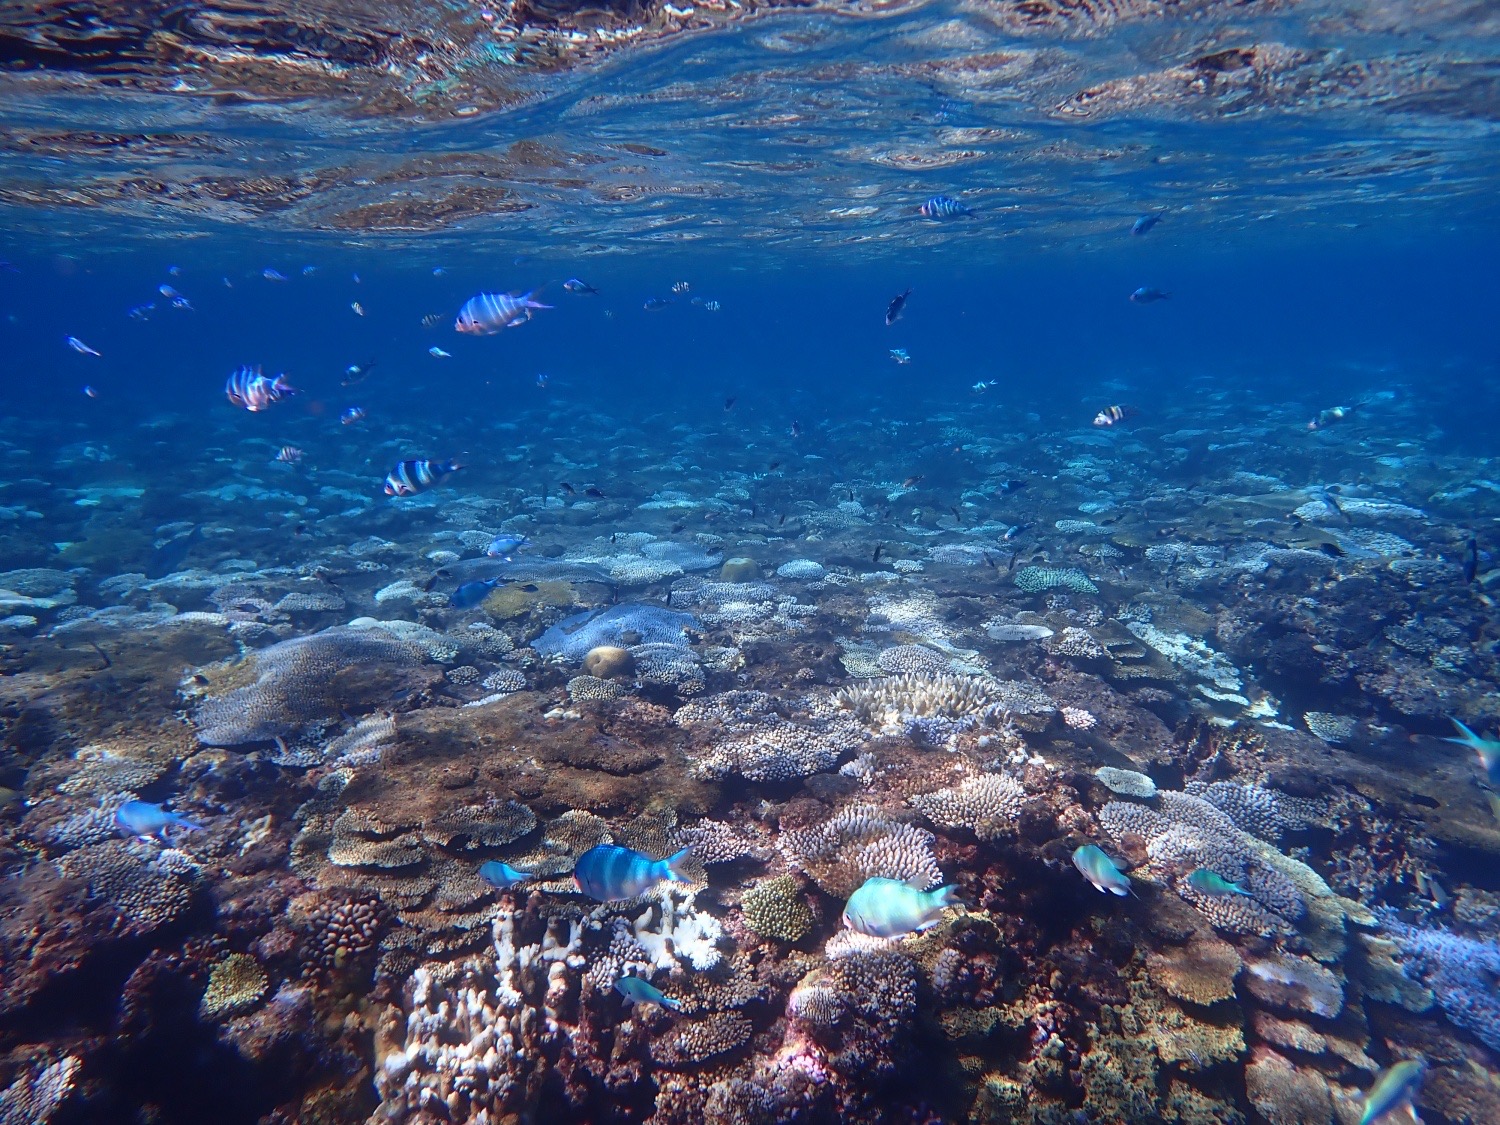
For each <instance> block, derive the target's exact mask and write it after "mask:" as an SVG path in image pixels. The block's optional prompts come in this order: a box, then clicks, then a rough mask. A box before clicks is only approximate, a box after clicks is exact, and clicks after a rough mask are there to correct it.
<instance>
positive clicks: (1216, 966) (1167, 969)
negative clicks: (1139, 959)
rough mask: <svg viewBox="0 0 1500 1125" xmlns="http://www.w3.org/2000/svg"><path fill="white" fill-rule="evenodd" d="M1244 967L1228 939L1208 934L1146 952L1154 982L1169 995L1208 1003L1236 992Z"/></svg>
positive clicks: (1190, 1001)
mask: <svg viewBox="0 0 1500 1125" xmlns="http://www.w3.org/2000/svg"><path fill="white" fill-rule="evenodd" d="M1243 967H1244V962H1243V961H1241V960H1240V955H1239V954H1238V953H1237V952H1236V951H1235V948H1234V946H1232V945H1230V944H1229V943H1228V942H1227V941H1223V940H1221V939H1219V938H1216V937H1212V936H1209V935H1206V934H1202V935H1199V936H1198V937H1196V938H1194V940H1192V941H1190V942H1188V943H1187V944H1186V945H1183V946H1178V947H1175V948H1167V949H1162V950H1154V951H1152V952H1151V953H1148V954H1147V955H1146V971H1147V973H1148V974H1149V975H1150V977H1151V983H1152V984H1154V985H1156V986H1157V987H1158V988H1160V989H1162V990H1163V991H1164V992H1166V993H1167V994H1168V995H1169V996H1173V997H1176V998H1177V999H1179V1000H1186V1001H1188V1002H1189V1003H1192V1004H1198V1005H1202V1006H1208V1005H1210V1004H1216V1003H1218V1002H1219V1001H1221V1000H1228V999H1229V998H1230V997H1232V996H1233V995H1234V981H1235V978H1236V977H1237V976H1238V975H1239V972H1240V970H1241V969H1242V968H1243Z"/></svg>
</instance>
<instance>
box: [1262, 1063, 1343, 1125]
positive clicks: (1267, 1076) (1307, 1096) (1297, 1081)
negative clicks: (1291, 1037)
mask: <svg viewBox="0 0 1500 1125" xmlns="http://www.w3.org/2000/svg"><path fill="white" fill-rule="evenodd" d="M1245 1092H1246V1094H1247V1095H1248V1096H1249V1098H1250V1102H1251V1104H1252V1105H1254V1106H1255V1108H1256V1110H1257V1111H1259V1113H1260V1115H1261V1116H1262V1117H1264V1118H1265V1119H1266V1121H1267V1122H1269V1123H1270V1125H1329V1122H1330V1121H1331V1120H1332V1118H1333V1098H1332V1095H1331V1094H1330V1092H1329V1089H1328V1083H1327V1081H1326V1080H1325V1079H1324V1078H1323V1076H1322V1075H1321V1074H1319V1073H1318V1072H1317V1071H1316V1070H1313V1069H1311V1068H1309V1067H1299V1066H1297V1065H1295V1064H1294V1063H1292V1062H1291V1061H1290V1060H1288V1059H1287V1058H1286V1057H1285V1056H1283V1055H1279V1054H1277V1053H1276V1052H1275V1051H1273V1050H1271V1049H1270V1048H1269V1047H1257V1048H1256V1049H1255V1051H1254V1052H1253V1054H1252V1056H1251V1060H1250V1064H1249V1065H1248V1066H1247V1067H1245Z"/></svg>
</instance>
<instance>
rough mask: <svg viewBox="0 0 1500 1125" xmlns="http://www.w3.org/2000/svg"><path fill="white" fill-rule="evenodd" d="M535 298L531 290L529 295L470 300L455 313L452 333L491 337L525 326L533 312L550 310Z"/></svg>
mask: <svg viewBox="0 0 1500 1125" xmlns="http://www.w3.org/2000/svg"><path fill="white" fill-rule="evenodd" d="M535 295H536V290H534V289H533V290H532V291H531V292H530V293H480V294H478V295H477V296H474V297H470V298H469V299H468V301H466V302H465V303H464V307H463V308H461V309H459V310H458V319H457V320H456V321H454V323H453V328H454V331H456V332H462V333H464V334H465V335H468V336H494V335H496V334H498V333H500V332H503V331H505V329H507V328H514V327H516V326H517V325H518V324H525V323H526V322H527V321H528V320H530V319H531V314H532V311H533V310H535V309H550V308H551V307H552V306H551V305H544V304H542V303H541V302H540V301H536V300H533V297H534V296H535Z"/></svg>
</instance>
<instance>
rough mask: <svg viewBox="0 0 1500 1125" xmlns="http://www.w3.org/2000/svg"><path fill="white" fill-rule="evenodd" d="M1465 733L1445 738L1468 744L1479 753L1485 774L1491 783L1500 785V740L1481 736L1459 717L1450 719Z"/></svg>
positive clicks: (1448, 740) (1458, 743)
mask: <svg viewBox="0 0 1500 1125" xmlns="http://www.w3.org/2000/svg"><path fill="white" fill-rule="evenodd" d="M1448 721H1449V722H1450V723H1452V724H1453V725H1454V726H1456V727H1457V728H1458V730H1459V733H1460V734H1462V735H1463V737H1462V738H1445V739H1443V741H1444V742H1452V743H1454V744H1456V745H1458V746H1467V747H1468V748H1469V749H1470V750H1472V751H1474V753H1476V754H1477V755H1479V764H1480V765H1481V766H1483V767H1484V775H1485V777H1487V778H1489V781H1490V784H1491V785H1500V740H1497V739H1493V738H1480V737H1479V736H1478V735H1477V734H1475V733H1474V732H1473V731H1471V730H1470V729H1469V728H1468V727H1466V726H1464V725H1463V723H1461V722H1459V721H1458V720H1457V719H1454V718H1450V719H1449V720H1448Z"/></svg>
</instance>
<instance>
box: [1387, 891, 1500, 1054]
mask: <svg viewBox="0 0 1500 1125" xmlns="http://www.w3.org/2000/svg"><path fill="white" fill-rule="evenodd" d="M1380 920H1381V924H1382V925H1383V926H1384V927H1385V929H1386V931H1387V932H1388V933H1389V934H1390V935H1391V936H1392V937H1393V938H1395V939H1396V941H1397V943H1398V949H1399V954H1398V955H1399V957H1400V959H1401V964H1402V968H1403V969H1405V970H1406V972H1407V974H1408V975H1409V976H1411V977H1412V978H1413V979H1415V980H1419V981H1421V982H1422V983H1423V984H1425V985H1427V986H1428V987H1429V988H1431V989H1432V991H1433V992H1434V993H1436V994H1437V1000H1438V1003H1439V1004H1441V1005H1442V1008H1443V1011H1444V1012H1445V1013H1447V1016H1448V1018H1449V1019H1450V1020H1452V1021H1453V1022H1454V1023H1455V1024H1457V1025H1458V1026H1459V1027H1462V1028H1464V1029H1465V1030H1466V1031H1469V1032H1471V1033H1472V1034H1473V1035H1474V1036H1475V1037H1476V1038H1477V1039H1478V1040H1479V1041H1480V1042H1482V1043H1484V1044H1486V1045H1487V1046H1489V1047H1493V1048H1494V1049H1496V1050H1500V999H1497V997H1496V989H1497V988H1500V943H1497V942H1494V941H1476V940H1475V939H1473V938H1467V937H1463V936H1461V935H1459V934H1455V933H1452V932H1451V931H1448V930H1443V929H1436V928H1434V929H1422V928H1420V927H1418V926H1412V925H1408V924H1407V923H1405V922H1403V921H1401V919H1400V918H1399V917H1398V916H1397V915H1396V914H1395V913H1394V912H1393V911H1384V912H1382V914H1381V918H1380Z"/></svg>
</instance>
